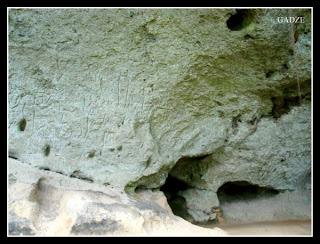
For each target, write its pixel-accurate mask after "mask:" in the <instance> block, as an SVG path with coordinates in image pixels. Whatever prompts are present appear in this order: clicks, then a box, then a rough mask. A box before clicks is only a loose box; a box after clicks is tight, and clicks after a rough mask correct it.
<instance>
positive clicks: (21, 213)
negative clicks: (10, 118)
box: [8, 159, 226, 236]
mask: <svg viewBox="0 0 320 244" xmlns="http://www.w3.org/2000/svg"><path fill="white" fill-rule="evenodd" d="M9 167H10V171H11V172H13V175H14V176H15V177H16V179H17V181H16V182H12V183H11V184H9V196H10V199H9V203H8V211H9V235H41V236H48V235H49V236H52V235H54V236H67V235H81V236H83V235H107V236H125V235H128V236H135V235H140V236H141V235H142V236H144V235H148V236H162V235H165V236H170V235H174V236H179V235H183V236H199V235H200V236H220V235H226V233H225V232H224V231H223V230H221V229H219V228H214V229H206V228H201V227H198V226H194V225H192V224H190V223H189V222H187V221H185V220H183V219H182V218H180V217H177V216H175V215H173V214H172V212H171V210H170V207H169V206H168V204H167V202H166V200H165V197H164V195H163V194H160V193H159V192H158V193H153V192H151V191H150V192H144V193H142V194H138V195H139V197H138V198H137V199H133V198H130V197H128V196H127V195H125V194H123V193H121V192H120V189H116V188H113V187H110V186H108V187H105V186H101V185H96V184H94V183H87V182H84V181H82V180H79V179H72V178H69V177H66V176H63V175H61V174H57V173H53V172H49V171H44V170H39V169H35V168H34V167H31V166H29V165H26V164H24V163H21V162H19V161H16V160H13V159H10V160H9ZM32 182H35V183H32Z"/></svg>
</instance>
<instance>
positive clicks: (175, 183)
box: [160, 174, 191, 219]
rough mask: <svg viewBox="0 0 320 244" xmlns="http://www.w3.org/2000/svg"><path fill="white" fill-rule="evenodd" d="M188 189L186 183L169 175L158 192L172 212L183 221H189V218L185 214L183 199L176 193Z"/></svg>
mask: <svg viewBox="0 0 320 244" xmlns="http://www.w3.org/2000/svg"><path fill="white" fill-rule="evenodd" d="M189 188H191V187H190V186H189V185H188V184H187V183H186V182H183V181H181V180H179V179H177V178H175V177H173V176H171V175H170V174H169V175H168V177H167V179H166V182H165V184H164V185H163V186H162V187H161V188H160V191H162V192H163V193H164V194H165V196H166V198H167V201H168V204H169V206H170V208H171V210H172V212H173V213H174V214H175V215H177V216H180V217H182V218H184V219H189V218H190V216H189V214H188V212H187V207H186V201H185V199H184V198H183V197H181V196H179V194H178V193H179V192H180V191H185V190H187V189H189Z"/></svg>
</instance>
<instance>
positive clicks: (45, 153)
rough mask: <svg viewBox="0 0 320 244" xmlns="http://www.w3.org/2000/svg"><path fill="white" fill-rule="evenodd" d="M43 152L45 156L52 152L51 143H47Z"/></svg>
mask: <svg viewBox="0 0 320 244" xmlns="http://www.w3.org/2000/svg"><path fill="white" fill-rule="evenodd" d="M43 154H44V156H46V157H48V156H49V154H50V145H48V144H47V145H45V146H44V148H43Z"/></svg>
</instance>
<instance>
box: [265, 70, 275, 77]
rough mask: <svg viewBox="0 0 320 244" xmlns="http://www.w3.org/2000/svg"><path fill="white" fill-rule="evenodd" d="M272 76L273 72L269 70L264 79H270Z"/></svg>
mask: <svg viewBox="0 0 320 244" xmlns="http://www.w3.org/2000/svg"><path fill="white" fill-rule="evenodd" d="M272 75H274V71H272V70H270V71H268V72H267V73H266V78H271V76H272Z"/></svg>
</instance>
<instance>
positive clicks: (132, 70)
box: [8, 9, 311, 235]
mask: <svg viewBox="0 0 320 244" xmlns="http://www.w3.org/2000/svg"><path fill="white" fill-rule="evenodd" d="M292 15H293V16H303V17H304V18H305V23H300V24H290V23H278V22H277V17H279V16H292ZM8 91H9V94H8V100H9V124H8V126H9V157H11V158H15V159H17V160H19V162H15V164H14V165H15V166H14V167H13V168H15V167H16V165H17V164H18V163H19V164H21V167H25V170H26V173H25V174H26V175H29V172H33V171H37V172H42V173H43V172H45V175H44V176H41V177H43V182H44V183H43V184H42V180H40V178H39V177H38V176H37V177H35V176H34V177H31V176H30V177H31V179H32V180H33V181H32V183H30V182H29V183H28V182H27V183H25V181H26V177H22V176H21V175H20V173H14V172H11V171H9V182H11V184H10V189H11V191H12V192H20V193H21V195H19V194H18V195H16V193H14V199H13V200H10V204H9V207H10V209H11V208H12V209H13V210H12V213H13V214H12V215H10V216H9V217H10V219H9V227H10V228H11V230H12V231H11V234H20V233H27V234H48V233H49V234H56V233H60V234H61V233H62V234H78V233H80V234H85V235H87V234H88V235H89V234H110V233H116V234H121V233H124V234H126V233H134V234H135V233H138V232H139V233H142V232H143V233H153V232H152V231H153V230H152V231H151V229H152V228H153V225H159V226H163V228H164V229H161V228H162V227H161V228H160V227H159V230H160V229H161V230H163V231H164V232H165V231H168V229H166V227H164V226H165V224H168V221H169V222H170V221H171V222H170V223H174V222H175V221H176V218H178V217H175V216H174V215H173V214H171V215H170V217H168V216H169V212H170V211H171V210H170V209H169V210H168V209H167V210H163V209H162V208H161V210H160V209H159V211H158V210H156V209H154V206H153V205H154V204H156V203H155V202H156V201H155V200H152V201H151V202H152V204H153V205H152V207H151V208H152V210H148V208H147V207H145V206H136V205H135V204H137V203H136V202H135V203H133V202H130V201H129V200H128V199H129V198H130V197H129V196H127V195H126V194H129V195H132V196H131V197H135V198H139V196H140V197H141V196H143V199H144V200H145V197H146V196H153V194H160V193H159V192H158V191H159V190H162V189H163V188H165V189H169V190H163V191H164V193H165V194H166V196H167V198H168V201H169V204H170V205H171V208H172V209H173V211H174V212H175V210H174V207H172V206H173V205H175V206H176V207H177V211H180V210H181V211H183V214H181V215H180V216H183V217H184V218H185V219H187V220H189V221H191V222H202V223H203V222H207V221H214V220H215V219H216V217H217V214H216V212H217V211H220V209H222V212H223V214H224V216H225V219H226V220H227V219H228V218H229V219H230V220H231V219H233V220H235V221H240V220H241V219H244V220H248V221H249V220H273V219H308V218H310V206H311V205H310V204H311V203H310V190H311V189H310V188H311V186H310V185H311V10H308V9H303V10H300V9H294V10H288V9H284V10H280V9H249V10H246V9H242V10H236V9H99V10H98V9H51V10H46V9H10V11H9V88H8ZM17 168H19V167H17ZM30 174H31V175H33V173H30ZM47 174H48V175H49V174H50V175H51V174H55V175H58V176H59V177H61V179H62V178H63V179H69V178H76V179H69V180H70V181H72V182H78V183H74V187H73V188H72V190H65V189H64V188H61V187H58V186H57V185H55V184H58V185H59V184H60V183H59V182H60V180H59V177H58V176H57V177H54V180H51V183H50V184H49V183H48V184H47V183H46V182H47V181H48V179H47ZM15 175H20V176H19V177H17V176H15ZM10 176H11V178H10ZM168 176H169V177H168ZM21 177H22V178H21ZM169 178H170V179H174V180H173V182H175V183H173V185H170V182H171V181H170V182H169V180H168V179H169ZM41 179H42V178H41ZM10 180H11V181H10ZM21 180H22V181H21ZM34 180H35V181H34ZM80 182H81V183H80ZM232 182H233V183H234V184H235V185H238V187H239V184H238V183H239V182H240V185H241V187H242V188H241V189H243V192H244V195H246V197H241V196H234V197H233V198H232V194H230V191H231V192H232V189H231V190H230V186H229V192H228V190H225V192H223V190H220V191H219V189H222V187H223V186H224V185H225V184H228V183H232ZM241 182H242V183H241ZM243 183H245V186H243ZM72 184H73V183H72ZM82 184H85V185H90V187H93V186H96V187H98V186H99V187H100V188H101V189H109V188H108V187H114V188H116V189H118V190H117V192H120V191H124V192H125V193H126V194H125V193H124V194H123V195H121V194H120V193H119V194H118V193H117V194H118V195H117V196H113V197H109V196H108V194H109V193H106V192H105V193H103V194H102V193H101V195H100V193H96V192H94V193H93V192H91V190H92V188H90V187H89V188H88V189H87V190H85V191H83V189H82V190H80V188H81V186H82ZM179 184H181V185H183V186H182V187H180V185H179ZM253 186H254V187H256V188H254V189H255V190H252V188H250V187H253ZM79 187H80V188H79ZM233 187H235V186H233ZM100 188H99V189H100ZM172 189H174V190H172ZM248 189H249V190H248ZM250 189H251V190H250ZM266 191H267V192H268V194H267V193H266ZM269 191H270V192H269ZM271 191H272V193H271ZM31 192H33V193H32V194H31ZM49 192H50V194H49ZM151 192H152V193H151ZM157 192H158V193H157ZM219 192H220V193H221V194H220V193H219ZM269 193H270V194H269ZM300 193H301V194H300ZM105 194H107V195H105ZM110 194H111V193H110ZM141 194H142V195H141ZM144 194H146V196H145V195H144ZM219 194H220V195H219ZM27 195H28V198H25V197H26V196H27ZM49 195H50V197H49ZM51 195H53V197H52V199H51ZM160 195H161V194H160ZM160 195H159V196H160ZM247 195H248V196H249V195H250V196H249V197H247ZM18 196H19V197H20V196H21V199H20V198H19V197H18ZM161 196H163V195H161ZM11 197H13V195H11ZM254 197H255V198H254ZM18 198H19V199H20V200H19V199H18ZM47 198H49V199H47ZM109 198H110V199H109ZM160 198H161V197H160ZM22 199H23V200H22ZM75 199H78V200H75ZM124 199H125V200H124ZM251 199H254V200H251ZM292 199H295V201H294V202H295V203H296V204H287V203H289V202H292ZM132 201H133V200H132ZM134 201H137V202H139V200H134ZM261 201H262V202H263V201H269V202H273V203H274V205H275V206H279V204H280V205H281V204H282V205H281V206H282V207H279V208H278V209H277V210H274V211H271V210H270V211H269V212H268V211H266V212H268V213H270V214H265V215H261V216H262V217H261V216H260V217H259V214H251V215H250V214H249V215H248V214H244V213H246V211H247V212H248V211H249V212H250V211H252V213H256V212H257V211H255V210H254V209H257V208H255V206H256V205H257V204H258V203H259V202H261ZM49 202H50V203H49ZM142 202H143V201H142ZM237 202H242V203H243V202H248V203H249V202H251V203H252V205H248V206H252V209H251V210H250V209H249V210H248V209H246V208H245V207H244V208H239V209H238V210H235V208H236V206H243V204H242V205H241V204H240V205H237ZM141 204H142V205H143V204H144V203H141ZM258 205H259V204H258ZM284 205H285V206H287V208H284V207H283V206H284ZM24 206H25V207H24ZM166 206H167V205H166ZM232 206H235V207H232ZM259 206H260V207H261V206H262V205H259ZM264 206H265V207H266V208H268V207H269V206H270V204H265V205H264ZM167 207H168V206H167ZM84 209H86V210H84ZM128 209H132V211H131V210H130V211H128ZM144 209H147V210H144ZM164 209H166V207H164ZM19 211H21V214H20V215H19V214H18V213H20V212H19ZM25 211H29V212H28V213H26V212H25ZM122 214H123V216H122ZM53 215H54V216H53ZM71 215H72V216H71ZM57 216H58V217H57ZM146 216H147V217H146ZM162 216H165V217H163V218H166V220H163V219H162ZM148 218H151V219H153V220H152V221H151V222H150V223H149V222H148V220H146V219H148ZM124 219H128V220H127V222H126V223H122V222H121V221H124ZM179 221H180V222H179ZM182 221H184V220H181V218H179V220H178V222H179V223H181V225H187V224H188V223H187V222H186V223H185V222H182ZM62 222H63V223H64V225H67V226H68V228H64V229H63V230H62V229H59V226H60V223H62ZM156 223H158V224H156ZM129 225H130V226H129ZM131 225H132V226H131ZM31 226H32V227H31ZM188 226H189V227H190V226H191V227H190V228H197V227H193V226H192V225H188ZM189 227H188V228H189ZM10 228H9V229H10ZM106 228H107V229H106ZM154 228H155V227H154ZM157 228H158V227H157ZM157 228H155V229H157ZM177 228H179V227H177ZM199 228H200V227H199ZM127 230H128V231H127ZM172 230H173V229H172ZM144 231H145V232H144ZM218 232H219V231H217V233H218ZM168 234H169V232H168Z"/></svg>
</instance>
